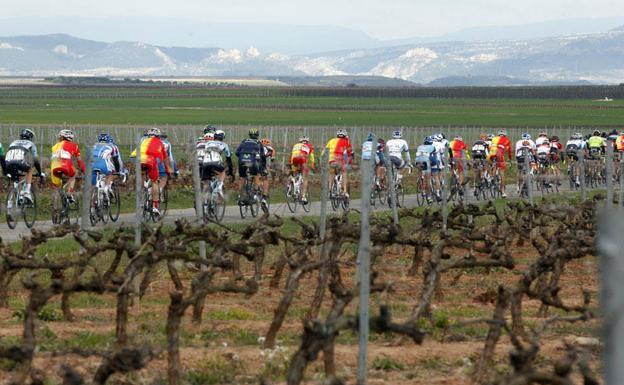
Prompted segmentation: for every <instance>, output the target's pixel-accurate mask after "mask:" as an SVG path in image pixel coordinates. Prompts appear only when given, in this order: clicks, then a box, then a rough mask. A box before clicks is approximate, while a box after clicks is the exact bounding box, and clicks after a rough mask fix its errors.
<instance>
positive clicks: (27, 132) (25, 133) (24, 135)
mask: <svg viewBox="0 0 624 385" xmlns="http://www.w3.org/2000/svg"><path fill="white" fill-rule="evenodd" d="M34 137H35V133H34V132H33V131H32V130H31V129H29V128H24V129H23V130H22V131H21V132H20V139H24V140H32V139H33V138H34Z"/></svg>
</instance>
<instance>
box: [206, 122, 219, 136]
mask: <svg viewBox="0 0 624 385" xmlns="http://www.w3.org/2000/svg"><path fill="white" fill-rule="evenodd" d="M216 131H217V127H215V126H213V125H212V124H209V125H207V126H206V127H204V134H207V133H209V132H216Z"/></svg>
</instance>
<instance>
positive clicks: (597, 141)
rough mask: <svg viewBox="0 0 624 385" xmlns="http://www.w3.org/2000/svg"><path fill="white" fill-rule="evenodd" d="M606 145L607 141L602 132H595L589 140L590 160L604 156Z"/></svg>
mask: <svg viewBox="0 0 624 385" xmlns="http://www.w3.org/2000/svg"><path fill="white" fill-rule="evenodd" d="M606 145H607V141H606V140H605V138H603V137H602V135H601V133H600V131H598V130H596V131H594V132H593V134H592V136H590V137H589V139H587V148H588V149H589V158H590V159H592V160H597V159H600V157H601V156H602V155H604V152H605V147H606Z"/></svg>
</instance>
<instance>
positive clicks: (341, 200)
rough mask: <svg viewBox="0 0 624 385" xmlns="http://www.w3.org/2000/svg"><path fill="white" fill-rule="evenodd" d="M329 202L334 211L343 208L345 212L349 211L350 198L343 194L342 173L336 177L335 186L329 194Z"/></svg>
mask: <svg viewBox="0 0 624 385" xmlns="http://www.w3.org/2000/svg"><path fill="white" fill-rule="evenodd" d="M329 200H330V202H331V207H332V210H334V211H336V210H338V207H341V206H342V209H343V210H345V211H346V210H348V209H349V197H347V196H346V195H345V194H344V193H343V192H342V173H340V172H337V173H336V174H335V175H334V184H333V185H332V188H331V191H330V192H329Z"/></svg>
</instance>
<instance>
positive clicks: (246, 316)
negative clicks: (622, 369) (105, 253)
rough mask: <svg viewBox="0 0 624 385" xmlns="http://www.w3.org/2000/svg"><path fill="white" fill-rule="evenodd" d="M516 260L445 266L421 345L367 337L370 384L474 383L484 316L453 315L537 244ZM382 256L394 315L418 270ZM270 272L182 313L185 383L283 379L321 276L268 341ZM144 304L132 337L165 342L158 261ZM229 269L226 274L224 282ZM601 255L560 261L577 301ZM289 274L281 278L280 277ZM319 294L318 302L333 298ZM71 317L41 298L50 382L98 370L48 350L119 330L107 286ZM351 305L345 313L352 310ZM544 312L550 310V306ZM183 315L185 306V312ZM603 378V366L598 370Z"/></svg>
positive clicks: (415, 289) (126, 378)
mask: <svg viewBox="0 0 624 385" xmlns="http://www.w3.org/2000/svg"><path fill="white" fill-rule="evenodd" d="M515 254H516V256H517V260H518V261H519V264H518V266H516V268H515V269H514V270H513V271H507V270H504V269H498V268H497V269H492V270H490V271H487V270H484V269H472V270H465V271H463V272H462V274H460V275H458V274H457V273H456V272H451V273H448V274H446V275H444V276H443V279H442V282H441V285H440V287H441V290H440V292H439V293H438V294H437V295H436V297H435V300H434V306H433V318H432V320H431V322H424V323H423V325H422V327H423V329H424V330H425V331H427V336H426V338H425V341H424V343H423V344H422V345H415V344H414V343H413V342H411V341H408V340H405V339H403V338H400V337H397V336H393V335H381V336H379V335H373V336H371V342H370V346H369V368H370V370H369V377H370V381H369V383H370V384H396V385H403V384H405V385H407V384H423V385H424V384H470V383H472V382H471V379H470V374H471V373H472V370H473V368H474V364H475V362H476V360H477V358H478V356H479V354H480V352H481V350H482V348H483V343H484V339H485V335H486V334H487V326H485V325H483V324H475V325H470V326H458V325H457V323H458V322H460V321H466V320H470V319H477V318H489V317H491V314H492V312H493V310H494V305H493V301H490V299H493V298H494V297H493V296H492V293H495V290H496V288H497V286H498V285H499V284H504V285H509V286H511V285H513V284H514V283H515V282H516V281H517V280H519V279H520V278H521V271H522V270H523V269H524V267H525V266H526V265H527V264H528V263H530V262H531V261H532V260H533V257H531V255H533V254H534V251H533V250H532V249H527V248H519V249H518V250H516V251H515ZM382 262H383V263H378V264H377V267H376V269H375V270H376V271H378V272H379V273H380V277H379V279H378V281H391V282H393V283H394V289H395V290H394V292H392V293H391V294H389V295H385V296H377V295H376V296H373V297H372V299H371V307H372V309H373V310H374V311H376V309H378V307H379V305H380V304H389V305H390V308H391V310H392V313H393V317H394V318H395V319H396V320H399V321H400V320H404V319H406V318H408V317H409V315H410V313H411V311H412V309H413V307H414V306H415V305H416V303H417V300H418V295H419V292H420V287H421V285H422V283H421V280H422V275H421V273H420V272H419V274H418V275H417V276H415V277H409V276H407V272H408V270H409V267H410V263H411V251H410V250H408V249H405V251H404V250H400V249H391V250H387V253H386V255H385V256H384V257H383V261H382ZM243 268H244V273H245V275H247V276H251V275H252V274H253V271H252V269H253V267H252V266H251V264H249V263H247V264H245V265H244V266H243ZM343 269H344V277H343V278H344V279H345V282H351V281H352V280H353V278H352V275H353V272H354V269H353V264H352V263H344V266H343ZM272 273H273V270H272V268H271V266H270V265H266V266H265V267H264V270H263V274H264V275H263V282H262V285H261V289H260V292H259V293H257V294H256V295H254V296H252V297H250V298H246V297H244V296H243V295H240V294H218V295H211V296H209V297H208V300H207V306H206V309H205V320H204V322H203V323H202V325H200V326H197V327H195V326H193V325H191V323H190V321H189V318H190V317H186V318H185V320H184V321H185V323H184V328H183V329H184V331H183V333H182V341H181V343H182V346H183V350H182V362H183V364H184V367H185V371H186V373H185V375H184V382H185V383H189V384H222V383H223V384H227V383H233V384H239V383H240V384H246V383H248V384H257V383H259V378H260V377H261V376H264V377H265V378H267V379H270V380H271V382H272V383H274V384H283V383H284V373H285V368H286V366H287V363H288V360H289V358H290V356H291V355H292V353H293V352H294V351H295V350H296V349H297V347H298V344H299V342H300V340H299V336H300V335H301V331H302V322H301V319H302V317H303V316H304V315H305V311H306V309H307V306H309V304H310V302H311V300H312V295H313V293H314V289H315V285H316V274H312V275H309V276H306V277H305V278H304V279H303V280H302V281H301V287H300V289H299V292H298V295H297V299H296V301H295V302H294V304H293V306H292V307H291V309H290V311H289V315H288V317H287V320H286V322H285V324H284V326H283V327H282V329H281V330H280V333H279V335H278V347H277V348H276V349H274V350H271V351H268V350H263V349H262V347H261V341H262V338H263V337H262V336H263V335H264V334H265V333H266V331H267V330H268V327H269V324H270V322H271V319H272V316H273V310H274V309H275V308H276V306H277V303H278V301H279V299H280V296H281V289H279V290H276V289H271V288H269V280H270V278H271V274H272ZM159 274H160V275H159V279H157V280H156V281H154V283H153V284H152V285H151V287H150V289H149V290H148V292H147V296H146V297H145V298H144V299H143V301H142V302H141V303H140V305H139V306H137V307H135V308H133V309H132V314H131V320H130V324H131V330H130V335H131V339H132V340H133V341H134V342H135V343H138V344H149V345H150V346H154V347H162V348H164V347H165V343H166V340H165V338H166V336H165V331H164V325H165V321H166V314H167V309H166V307H167V304H168V293H169V290H171V286H170V284H169V281H168V279H167V275H166V274H165V270H163V271H162V272H161V273H159ZM227 278H228V277H222V278H221V279H223V280H226V279H227ZM597 278H598V271H597V260H596V258H593V257H587V258H585V259H582V260H577V261H574V262H572V263H570V264H569V265H567V266H566V270H565V273H564V275H563V277H562V282H561V287H562V293H561V298H562V299H563V300H564V302H566V303H567V304H580V303H581V302H582V290H589V291H590V292H591V293H592V300H593V302H592V306H593V307H594V308H595V307H597V293H598V281H597ZM284 279H285V277H283V278H282V285H283V281H284ZM330 300H331V299H330V298H329V295H327V296H326V298H325V305H326V307H325V310H326V309H327V306H328V305H329V302H330ZM24 301H26V297H25V293H24V292H23V291H15V292H13V293H12V294H11V301H10V309H0V342H1V343H2V344H3V345H7V344H10V343H11V342H17V341H18V338H19V337H20V336H21V330H22V325H21V323H20V322H21V321H20V318H19V314H16V312H17V311H18V310H19V309H20V308H22V307H23V306H24ZM72 304H73V312H74V314H75V316H76V321H75V322H71V323H69V322H64V321H61V320H59V318H60V317H59V315H60V310H59V306H58V305H59V301H58V299H56V300H55V302H54V303H53V304H52V305H49V306H48V311H47V312H46V314H48V316H47V317H46V319H48V320H47V321H43V320H42V321H41V322H40V324H39V331H38V333H39V340H40V343H41V346H40V347H39V351H38V352H37V356H36V357H37V358H36V360H35V367H36V368H37V369H39V370H41V371H42V372H44V373H46V374H47V375H48V376H49V377H50V381H49V383H50V384H54V383H62V380H61V378H60V377H59V376H58V373H59V369H60V367H61V365H63V364H68V365H70V366H72V367H74V368H75V369H76V370H78V371H79V372H81V373H94V372H95V369H96V368H97V366H98V364H99V363H100V362H101V358H100V357H97V356H90V357H79V356H76V355H69V356H65V355H64V356H56V355H54V354H53V353H51V352H53V351H55V350H64V349H68V348H72V347H80V348H83V349H86V350H88V349H96V350H97V349H100V350H104V349H107V348H110V347H111V346H112V344H113V342H114V333H115V324H114V320H115V297H114V296H113V295H104V296H95V295H83V296H80V295H76V296H75V297H74V298H73V299H72ZM537 310H538V303H537V302H535V301H526V302H524V309H523V311H524V314H523V315H524V317H525V322H526V325H527V326H528V327H529V328H530V327H534V326H536V325H538V324H539V323H540V322H542V321H543V319H542V318H537V317H536V314H537ZM355 311H356V304H351V305H350V307H349V310H348V312H349V313H354V312H355ZM551 314H557V313H555V312H551ZM189 316H190V314H189ZM598 327H599V323H598V320H591V321H589V322H585V323H582V324H555V326H553V327H552V328H551V329H549V331H548V332H547V333H546V334H545V336H544V338H543V345H542V347H541V350H540V355H539V362H538V365H539V366H543V367H551V366H552V363H553V362H554V361H556V360H557V359H558V358H560V357H562V356H563V354H564V353H565V347H564V345H563V341H564V340H574V339H575V338H577V337H591V338H594V339H595V338H598V337H597V335H598ZM357 349H358V346H357V335H355V334H354V333H352V332H345V333H342V334H341V336H340V337H339V338H338V344H337V347H336V363H337V367H338V374H339V376H340V377H342V378H345V379H347V380H348V382H349V383H353V382H354V378H355V372H356V366H357ZM509 349H510V344H509V341H508V338H507V337H506V336H503V338H502V340H501V343H499V345H498V346H497V349H496V353H497V359H496V362H495V363H494V364H493V365H492V369H493V372H494V373H504V372H506V371H508V370H509V366H508V364H507V362H508V359H507V352H508V351H509ZM599 357H600V346H594V347H593V350H592V360H591V363H592V368H593V370H594V371H596V372H597V371H599V370H600V359H599ZM166 359H167V356H166V353H162V354H161V355H160V357H159V358H158V359H156V360H154V361H152V362H151V363H150V364H149V365H148V367H147V368H146V369H143V370H141V371H139V372H136V373H131V374H127V375H115V377H113V378H112V379H111V381H110V383H114V384H152V383H156V384H160V383H165V382H166V365H167V363H166ZM6 369H7V367H6V365H4V366H3V365H2V363H1V362H0V381H2V382H5V381H6V379H7V378H8V372H7V371H5V370H6ZM599 377H600V376H599ZM322 380H323V366H322V357H319V359H317V361H316V362H315V363H314V364H313V365H311V366H310V367H309V368H308V370H307V372H306V383H308V384H317V383H322Z"/></svg>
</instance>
